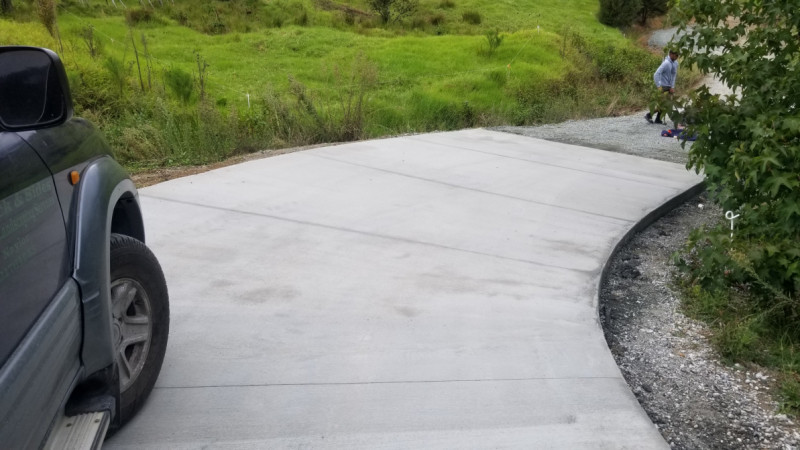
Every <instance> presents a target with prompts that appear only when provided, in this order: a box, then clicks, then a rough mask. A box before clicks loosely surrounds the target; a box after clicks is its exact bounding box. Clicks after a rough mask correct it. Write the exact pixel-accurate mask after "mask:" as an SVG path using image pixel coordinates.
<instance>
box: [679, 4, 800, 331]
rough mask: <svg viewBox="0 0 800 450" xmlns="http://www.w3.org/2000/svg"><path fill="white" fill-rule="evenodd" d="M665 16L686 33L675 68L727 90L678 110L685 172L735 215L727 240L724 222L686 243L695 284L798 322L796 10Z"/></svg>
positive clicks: (696, 7) (703, 8) (799, 44)
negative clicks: (685, 140) (739, 291)
mask: <svg viewBox="0 0 800 450" xmlns="http://www.w3.org/2000/svg"><path fill="white" fill-rule="evenodd" d="M673 12H674V13H675V14H677V17H678V22H679V24H680V30H681V31H685V32H686V34H685V35H684V36H682V37H681V38H680V39H679V40H678V42H677V43H676V48H678V49H679V50H680V52H681V55H683V56H682V57H683V58H684V61H683V65H684V66H685V67H688V66H690V65H696V67H697V68H698V69H699V70H700V71H701V72H703V73H705V74H717V75H718V77H719V78H720V80H721V81H722V82H724V83H725V84H727V85H728V86H729V87H730V88H732V89H733V90H734V95H728V96H719V95H714V94H712V93H711V92H709V90H708V89H707V88H706V87H701V88H700V89H698V90H696V91H695V92H694V93H692V94H691V95H690V96H689V97H688V99H684V100H683V101H679V102H678V107H683V108H684V117H685V120H686V121H687V123H689V124H690V126H689V133H696V134H697V141H696V142H695V143H694V145H692V147H691V149H690V150H689V163H688V166H689V167H693V168H695V169H696V170H697V171H703V172H704V173H705V176H706V179H707V182H708V187H709V193H710V194H711V195H712V196H713V199H714V200H715V201H717V202H718V203H720V204H721V206H722V207H723V208H724V209H725V210H726V211H728V210H730V211H733V213H732V215H733V214H738V216H739V217H738V218H737V219H736V220H735V230H734V234H733V238H731V237H730V233H731V230H730V223H729V222H724V223H723V225H722V226H720V227H718V228H716V229H713V230H709V231H706V232H698V234H697V235H696V236H695V238H694V242H695V250H696V252H695V254H696V255H697V258H698V261H696V266H695V267H694V269H692V270H694V273H693V275H694V277H695V280H696V281H700V282H701V283H702V284H704V285H705V287H716V288H725V287H730V286H735V287H739V288H746V289H748V290H749V291H750V292H755V293H756V294H757V295H758V298H759V299H760V300H759V301H761V302H763V304H764V309H769V310H770V311H772V312H773V313H775V315H776V316H778V317H780V318H781V319H780V320H783V321H787V320H788V321H789V323H795V324H797V323H800V8H797V3H796V2H795V1H788V0H783V1H763V0H723V1H719V0H681V1H680V2H679V3H678V2H676V4H675V6H674V8H673ZM793 329H794V330H795V332H797V330H799V329H800V327H796V326H794V327H793ZM796 334H798V335H800V333H796Z"/></svg>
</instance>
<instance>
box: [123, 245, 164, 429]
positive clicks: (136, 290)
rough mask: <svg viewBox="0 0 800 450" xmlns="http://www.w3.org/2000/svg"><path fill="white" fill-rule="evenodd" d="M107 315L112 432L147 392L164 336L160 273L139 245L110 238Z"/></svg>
mask: <svg viewBox="0 0 800 450" xmlns="http://www.w3.org/2000/svg"><path fill="white" fill-rule="evenodd" d="M110 280H111V283H110V285H111V312H112V339H113V340H114V342H113V344H114V357H115V363H116V364H115V365H116V370H117V372H116V375H117V379H118V381H119V398H118V401H119V405H118V414H119V417H117V418H116V419H115V420H114V422H115V423H114V424H113V425H112V430H111V431H112V433H113V431H116V429H117V428H118V427H121V426H122V425H124V424H125V423H126V422H128V421H129V420H130V419H131V418H132V417H133V416H134V415H136V413H137V412H138V411H139V409H141V407H142V405H144V402H145V400H146V399H147V397H148V396H149V395H150V392H151V391H152V390H153V386H154V385H155V382H156V379H157V378H158V374H159V372H160V371H161V365H162V363H163V361H164V354H165V352H166V350H167V337H168V334H169V296H168V293H167V283H166V281H165V279H164V273H163V272H162V270H161V266H160V265H159V263H158V260H157V259H156V257H155V255H153V253H152V252H151V251H150V249H148V248H147V246H145V244H144V243H143V242H141V241H139V240H137V239H134V238H132V237H130V236H125V235H121V234H112V235H111V278H110Z"/></svg>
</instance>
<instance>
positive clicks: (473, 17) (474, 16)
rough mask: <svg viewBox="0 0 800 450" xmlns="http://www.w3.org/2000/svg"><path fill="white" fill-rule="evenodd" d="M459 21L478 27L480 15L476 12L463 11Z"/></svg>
mask: <svg viewBox="0 0 800 450" xmlns="http://www.w3.org/2000/svg"><path fill="white" fill-rule="evenodd" d="M461 20H463V21H464V22H467V23H468V24H471V25H480V24H481V13H479V12H477V11H464V13H463V14H461Z"/></svg>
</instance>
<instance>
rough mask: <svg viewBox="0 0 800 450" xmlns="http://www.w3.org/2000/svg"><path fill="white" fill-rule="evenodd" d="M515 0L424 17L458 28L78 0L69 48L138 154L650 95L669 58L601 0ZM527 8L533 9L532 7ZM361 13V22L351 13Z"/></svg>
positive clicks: (80, 94)
mask: <svg viewBox="0 0 800 450" xmlns="http://www.w3.org/2000/svg"><path fill="white" fill-rule="evenodd" d="M513 3H514V4H515V5H514V6H515V8H516V9H514V8H509V7H508V5H498V4H495V3H493V2H488V1H486V0H460V1H459V2H457V3H455V2H441V0H435V1H434V0H431V1H430V2H422V3H421V12H420V13H419V14H422V16H420V17H425V18H428V19H429V18H430V17H434V16H435V17H436V25H435V27H436V28H437V29H439V31H443V30H444V31H446V32H448V33H450V34H447V33H445V35H441V36H434V35H432V34H435V33H433V31H432V30H431V29H430V27H433V26H434V25H433V24H432V21H431V20H428V19H426V21H425V22H424V23H423V25H422V28H421V29H419V30H417V31H411V28H409V27H408V26H406V25H404V24H403V23H400V24H392V25H389V26H381V25H380V23H379V21H376V20H373V19H375V18H374V17H371V16H370V15H369V14H368V13H366V12H365V11H364V5H363V4H361V3H359V2H355V1H353V2H349V1H345V2H336V3H334V2H325V1H318V2H314V3H311V2H310V1H306V0H279V1H277V2H274V3H270V4H265V3H263V2H257V1H251V0H228V1H224V2H220V1H216V0H214V1H211V2H207V3H201V2H192V1H187V2H182V3H178V2H176V3H175V5H173V4H172V3H171V2H164V5H165V6H164V7H158V8H155V9H143V8H138V7H137V8H133V9H130V10H121V9H120V10H114V9H113V8H112V7H108V6H104V5H103V4H102V2H89V3H82V2H77V1H76V2H70V1H69V0H67V1H64V2H63V3H62V8H61V15H60V17H59V28H60V30H61V36H62V40H63V42H64V51H63V52H62V54H61V56H62V59H63V60H64V61H65V64H66V66H67V70H68V75H69V78H70V81H71V84H72V89H73V97H74V99H75V102H76V111H77V112H78V113H79V114H82V115H84V116H87V117H88V118H90V119H93V120H95V121H96V122H97V123H98V124H99V126H100V127H101V128H102V129H103V130H104V131H105V132H106V135H107V137H108V140H109V142H110V143H111V145H112V146H113V147H114V149H115V150H116V152H117V154H118V156H119V157H120V159H121V160H122V161H123V162H125V163H126V164H128V165H129V166H131V167H134V166H155V165H170V164H194V163H207V162H211V161H215V160H219V159H222V158H226V157H228V156H231V155H234V154H237V153H241V152H246V151H252V150H255V149H260V148H265V147H277V146H293V145H303V144H310V143H317V142H330V141H341V140H352V139H362V138H369V137H376V136H382V135H387V134H398V133H408V132H421V131H428V130H442V129H456V128H462V127H475V126H489V125H499V124H509V123H510V124H533V123H541V122H551V121H558V120H563V119H567V118H578V117H589V116H597V115H613V114H619V113H622V112H627V111H629V110H631V109H633V108H638V107H642V106H643V105H645V104H646V101H647V98H646V95H647V94H648V93H649V90H648V89H647V88H646V87H645V85H644V84H643V83H642V82H641V81H642V80H647V78H648V77H649V73H650V72H651V71H652V70H653V68H654V67H656V66H657V64H658V58H655V57H652V56H650V55H649V54H647V53H646V52H644V51H641V50H637V49H635V48H634V47H633V46H632V45H631V44H630V43H629V42H628V41H627V40H626V39H625V38H624V37H622V36H621V35H620V34H619V32H618V31H616V30H612V29H608V28H606V27H603V26H601V25H599V24H597V22H596V20H595V19H594V18H593V17H590V16H591V15H592V12H593V11H594V8H595V7H596V6H595V5H593V3H592V2H589V1H583V0H580V1H576V2H575V4H574V5H572V7H571V8H564V7H559V2H556V1H554V0H549V1H544V2H541V3H539V4H537V5H530V4H529V3H527V2H522V1H519V2H513ZM87 5H88V6H87ZM226 5H227V6H228V7H227V8H222V6H226ZM315 5H318V6H315ZM190 6H191V7H190ZM512 9H513V10H514V11H513V13H512V12H511V10H512ZM548 9H552V11H549V10H548ZM474 10H480V11H481V17H482V21H481V24H480V25H474V24H465V23H464V22H463V21H462V20H461V15H462V14H463V12H464V11H474ZM567 10H568V11H567ZM520 11H521V12H522V13H526V14H528V16H529V17H528V18H527V19H525V20H524V21H520V20H521V19H520V18H519V16H520ZM512 15H513V16H514V18H511V16H512ZM584 16H585V17H584ZM345 17H350V18H351V20H349V23H345V22H342V23H338V22H337V21H340V20H342V18H345ZM569 17H572V18H573V19H574V23H573V24H571V25H570V26H569V30H570V34H569V39H567V38H566V37H564V36H562V34H565V33H564V32H563V29H565V27H563V26H562V27H561V28H559V29H556V28H553V29H550V30H548V29H546V28H545V29H541V28H539V29H536V28H534V27H535V26H536V25H539V24H542V25H544V26H547V27H550V26H555V25H556V24H559V23H561V22H562V21H563V20H565V19H566V18H569ZM587 17H588V18H587ZM502 18H505V19H509V20H510V22H508V23H509V24H512V25H513V24H514V23H516V24H518V25H519V26H520V27H522V26H525V27H527V29H521V30H520V31H513V30H511V31H509V27H506V26H503V27H500V26H498V25H497V24H498V23H499V21H500V19H502ZM270 20H272V22H270ZM213 22H218V23H220V24H222V25H220V27H222V28H219V27H217V28H218V29H213V28H214V27H210V25H209V23H213ZM278 22H280V23H279V24H278ZM455 22H458V23H459V25H453V24H454V23H455ZM451 26H455V27H456V28H450V27H451ZM209 27H210V28H209ZM223 28H224V29H223ZM87 30H91V34H89V33H87ZM453 31H457V32H460V33H462V34H460V35H458V34H452V32H453ZM487 31H490V34H489V35H491V36H493V37H496V38H499V37H501V36H502V38H503V40H502V45H496V46H494V47H493V48H494V51H493V54H492V56H491V58H487V57H485V56H482V55H483V54H485V52H482V51H481V49H485V48H486V45H487V42H488V41H487V36H488V35H487V34H486V33H487ZM557 31H558V32H557ZM501 32H502V35H501V34H500V33H501ZM21 36H24V37H25V38H24V40H20V37H21ZM494 42H496V43H497V44H499V43H500V40H499V39H495V40H494ZM2 43H9V44H32V45H43V46H47V47H51V48H55V43H54V41H53V39H52V38H50V37H49V36H47V31H45V30H44V29H43V27H41V25H38V24H36V23H35V22H33V21H29V22H24V19H22V21H8V20H1V21H0V44H2Z"/></svg>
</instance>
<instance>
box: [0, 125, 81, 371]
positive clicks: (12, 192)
mask: <svg viewBox="0 0 800 450" xmlns="http://www.w3.org/2000/svg"><path fill="white" fill-rule="evenodd" d="M67 263H68V261H67V247H66V230H65V226H64V220H63V218H62V215H61V210H60V207H59V204H58V201H57V199H56V192H55V187H54V184H53V180H52V178H51V177H50V172H49V171H48V170H47V168H46V167H45V165H44V163H43V162H42V161H41V159H39V157H38V156H37V155H36V153H35V152H34V151H33V149H32V148H30V147H29V146H28V145H27V144H26V143H25V142H24V141H22V140H21V139H20V138H19V137H18V136H17V135H16V134H14V133H9V132H0V366H1V365H2V364H4V363H5V361H6V360H7V358H8V356H9V355H10V354H11V352H12V351H13V350H14V348H15V347H16V346H17V344H18V343H19V341H20V340H21V339H22V338H23V337H24V336H25V333H26V332H27V330H28V329H29V328H30V327H31V326H32V325H33V323H34V322H35V321H36V319H37V318H38V317H39V315H40V314H41V312H42V311H43V310H44V308H45V307H46V306H47V305H48V304H49V302H50V300H51V299H52V298H53V297H54V295H55V294H56V292H57V291H58V290H59V289H60V288H61V286H62V285H63V284H64V282H65V281H66V277H67V275H68V265H67Z"/></svg>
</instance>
